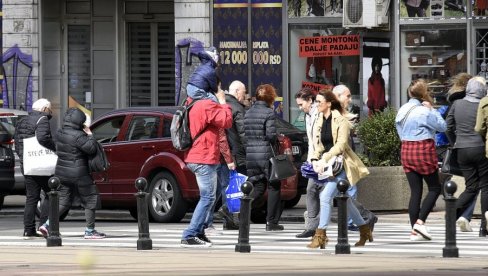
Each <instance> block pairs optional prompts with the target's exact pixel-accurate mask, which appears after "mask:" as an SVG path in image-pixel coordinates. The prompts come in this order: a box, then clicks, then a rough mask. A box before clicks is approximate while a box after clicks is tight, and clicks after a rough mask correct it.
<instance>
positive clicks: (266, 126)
mask: <svg viewBox="0 0 488 276" xmlns="http://www.w3.org/2000/svg"><path fill="white" fill-rule="evenodd" d="M275 98H276V90H275V88H274V87H273V86H271V85H269V84H263V85H260V86H258V88H257V89H256V102H255V103H254V104H253V105H252V106H251V108H250V109H249V110H248V111H247V112H246V115H245V116H244V130H245V134H246V140H247V145H246V167H247V176H248V177H249V179H248V180H249V181H250V182H252V184H253V185H254V189H253V190H252V192H251V194H250V197H252V198H254V200H255V202H258V201H257V199H258V198H259V197H261V196H262V195H264V192H265V191H266V187H268V207H267V211H268V214H267V217H266V221H267V223H266V231H279V230H283V226H282V225H279V224H278V222H279V220H280V217H281V212H282V210H283V206H282V205H283V204H282V202H281V189H280V184H281V183H280V182H279V181H277V182H272V183H269V181H268V176H269V158H270V157H271V156H272V153H271V146H272V145H273V144H274V142H275V141H277V139H276V127H275V114H274V112H273V109H272V108H271V107H272V106H273V103H274V101H275Z"/></svg>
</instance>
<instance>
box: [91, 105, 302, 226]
mask: <svg viewBox="0 0 488 276" xmlns="http://www.w3.org/2000/svg"><path fill="white" fill-rule="evenodd" d="M177 108H178V107H135V108H126V109H119V110H114V111H111V112H108V113H106V114H104V115H102V116H101V117H99V118H98V119H97V120H95V121H94V122H93V124H92V126H91V127H90V128H91V129H92V132H93V135H94V137H95V138H96V139H97V140H98V141H99V142H100V143H101V144H102V145H103V148H104V150H105V152H106V154H107V157H108V159H109V162H110V169H109V170H108V171H107V172H103V173H95V174H93V178H94V180H95V182H96V184H97V186H98V188H99V190H100V194H101V198H102V207H103V208H104V209H105V208H106V209H115V208H116V209H128V210H129V211H130V213H131V215H132V216H134V217H136V216H137V209H136V199H135V197H134V194H135V193H136V188H135V186H134V181H135V180H136V178H138V177H140V176H142V177H145V178H146V179H147V181H148V187H147V192H148V193H149V197H148V205H149V214H150V216H151V218H152V219H153V220H154V221H157V222H179V221H180V220H181V219H182V218H183V217H184V216H185V214H186V213H187V212H188V211H189V210H191V209H192V208H193V207H194V206H195V205H196V203H197V201H198V197H199V191H198V186H197V183H196V180H195V176H194V174H193V173H192V172H191V171H190V170H189V169H188V168H187V167H186V165H185V162H183V152H180V151H178V150H176V149H175V148H174V147H173V145H172V142H171V133H170V126H171V120H172V117H173V114H174V112H175V111H176V110H177ZM280 137H281V138H280V152H288V153H290V154H291V152H292V150H291V148H292V145H291V142H290V140H289V139H288V138H287V137H286V136H280ZM297 179H298V178H297V176H293V177H290V178H288V179H287V180H286V181H283V182H282V193H281V195H282V199H283V200H291V199H294V198H295V197H296V193H297ZM260 208H262V209H266V208H265V207H263V206H261V207H260ZM256 214H260V212H257V213H256ZM253 221H254V222H262V217H261V216H259V215H255V217H254V219H253Z"/></svg>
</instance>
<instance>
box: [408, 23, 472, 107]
mask: <svg viewBox="0 0 488 276" xmlns="http://www.w3.org/2000/svg"><path fill="white" fill-rule="evenodd" d="M400 39H401V45H402V50H401V62H400V64H401V69H400V70H401V85H400V87H401V91H400V93H405V94H404V95H405V97H404V96H403V95H402V96H401V98H402V99H406V95H407V92H406V91H407V88H408V86H409V84H410V82H411V81H412V80H415V79H419V78H423V79H425V80H426V81H427V83H428V84H429V88H430V92H431V96H432V98H433V99H434V103H435V104H437V105H442V104H445V103H446V96H447V91H448V90H449V79H450V77H452V76H454V75H456V74H458V73H462V72H467V61H466V59H467V57H466V55H467V53H466V30H452V29H450V30H429V31H425V30H424V31H421V30H409V31H403V32H402V33H401V38H400Z"/></svg>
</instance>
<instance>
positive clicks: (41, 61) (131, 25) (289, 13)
mask: <svg viewBox="0 0 488 276" xmlns="http://www.w3.org/2000/svg"><path fill="white" fill-rule="evenodd" d="M1 2H2V9H3V18H2V24H3V28H2V31H3V34H2V40H3V41H2V46H3V71H4V81H3V85H2V99H3V106H4V107H6V108H15V109H25V110H30V108H31V105H32V102H33V101H35V100H36V99H38V98H39V97H45V98H48V99H50V100H51V101H52V103H53V106H54V117H55V118H56V119H55V120H54V122H53V124H55V127H56V126H58V125H59V118H60V116H62V114H63V113H64V111H65V110H66V109H67V108H68V107H70V106H79V107H81V108H83V109H84V110H85V111H86V112H87V113H89V114H90V115H91V116H92V117H94V118H96V117H97V116H99V115H100V114H102V113H104V112H106V111H108V110H112V109H114V108H121V107H127V106H157V105H174V104H179V103H181V101H182V100H183V99H184V97H185V85H186V80H187V78H188V75H189V74H190V73H191V71H192V70H193V69H194V67H195V66H196V64H198V59H197V58H196V57H195V53H197V52H198V51H200V50H201V49H203V48H205V47H208V46H211V45H215V46H216V47H217V48H219V54H220V57H221V60H220V63H221V65H220V68H219V70H220V71H221V73H222V77H223V85H224V88H227V86H228V85H229V83H230V81H232V80H234V79H240V80H242V81H243V82H244V83H245V84H246V85H247V87H248V91H249V92H250V93H251V94H254V90H255V88H256V87H257V85H259V84H261V83H272V84H273V85H275V86H276V87H277V88H278V92H279V95H280V96H281V98H280V100H279V101H278V104H277V105H276V106H275V108H276V109H275V110H276V112H277V113H279V114H280V115H282V116H283V117H284V118H285V119H287V120H289V121H290V122H292V123H293V122H294V123H296V124H297V125H299V124H300V120H301V119H300V118H301V114H300V112H299V110H298V109H297V108H296V105H295V103H294V97H293V96H294V94H295V93H296V92H297V91H298V90H299V89H300V88H301V87H305V86H308V87H311V88H313V89H315V90H317V89H320V88H324V87H328V86H333V85H337V84H341V83H342V84H345V85H347V86H348V87H350V89H351V92H352V94H353V103H354V104H355V105H357V106H358V107H359V109H360V111H361V114H363V115H366V114H367V113H368V111H369V108H370V106H372V105H371V99H373V98H375V97H376V96H375V95H376V94H375V93H376V92H377V91H376V90H375V89H379V88H378V87H380V88H381V87H382V86H383V87H384V90H385V95H384V96H382V95H381V96H379V97H378V98H379V99H380V100H384V101H385V102H386V103H387V105H388V106H391V107H394V108H398V107H399V106H400V105H401V104H402V103H404V102H405V101H406V100H407V94H406V89H407V87H408V85H409V83H410V82H411V80H413V79H416V78H420V77H421V78H425V79H427V80H428V82H429V83H430V86H431V89H432V96H433V97H434V99H435V101H436V103H438V104H442V103H443V101H444V100H445V95H446V93H447V88H448V80H449V77H450V76H453V75H455V74H457V73H459V72H469V73H471V74H474V75H476V74H480V75H481V74H485V73H486V63H487V62H488V61H486V58H487V56H486V53H487V50H486V47H487V46H488V38H487V34H488V19H487V18H486V17H485V8H486V7H484V6H483V3H481V2H483V1H475V2H474V3H473V4H470V3H468V4H467V5H466V4H465V3H461V2H459V3H458V1H456V0H448V1H439V0H430V1H429V0H423V1H421V0H417V1H415V0H408V1H388V0H383V1H376V0H375V1H366V0H343V1H337V0H308V1H306V0H283V1H281V0H274V1H273V0H269V1H265V0H249V1H248V0H214V1H205V0H176V1H168V0H147V1H146V0H2V1H1ZM413 2H416V3H417V2H418V3H417V4H418V6H417V7H414V6H415V5H414V6H411V5H412V3H413ZM359 6H362V7H363V9H360V10H356V9H355V8H356V7H359ZM371 7H373V8H374V7H376V10H372V9H371ZM344 15H347V18H346V17H344ZM375 71H376V77H378V74H377V73H379V72H381V75H380V76H381V79H382V81H380V82H379V84H378V85H376V86H373V89H371V88H369V89H368V87H369V85H368V82H370V81H371V82H372V80H371V78H372V77H373V75H374V72H375ZM374 87H376V88H374ZM380 94H381V93H380ZM383 97H384V99H382V98H383ZM368 100H370V101H369V102H368Z"/></svg>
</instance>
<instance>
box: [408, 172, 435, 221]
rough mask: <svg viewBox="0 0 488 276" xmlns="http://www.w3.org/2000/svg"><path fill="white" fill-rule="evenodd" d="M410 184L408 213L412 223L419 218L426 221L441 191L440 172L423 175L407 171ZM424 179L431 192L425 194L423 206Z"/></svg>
mask: <svg viewBox="0 0 488 276" xmlns="http://www.w3.org/2000/svg"><path fill="white" fill-rule="evenodd" d="M406 175H407V180H408V185H409V186H410V202H409V204H408V214H409V216H410V224H411V225H412V227H413V225H414V224H415V223H416V222H417V219H420V220H422V221H424V222H425V221H426V220H427V217H428V216H429V214H430V212H431V211H432V208H434V205H435V202H436V201H437V198H438V197H439V195H440V193H441V184H440V182H439V173H438V172H437V171H435V172H434V173H431V174H429V175H422V174H419V173H417V172H408V173H406ZM423 180H425V182H426V183H427V187H428V190H429V192H428V193H427V196H425V198H424V201H423V202H422V206H421V205H420V202H421V200H422V192H423V185H424V184H423Z"/></svg>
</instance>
